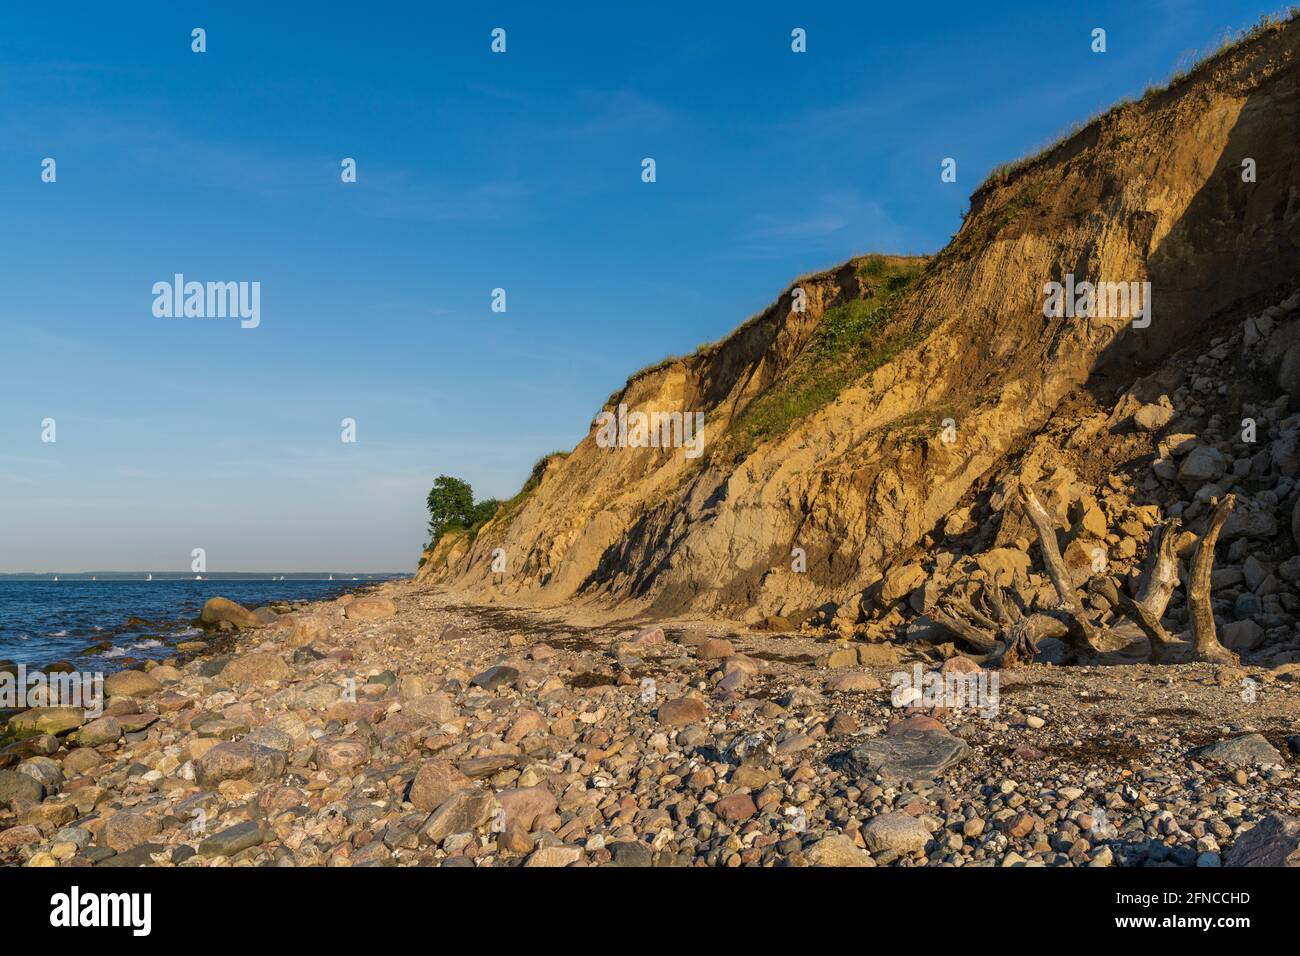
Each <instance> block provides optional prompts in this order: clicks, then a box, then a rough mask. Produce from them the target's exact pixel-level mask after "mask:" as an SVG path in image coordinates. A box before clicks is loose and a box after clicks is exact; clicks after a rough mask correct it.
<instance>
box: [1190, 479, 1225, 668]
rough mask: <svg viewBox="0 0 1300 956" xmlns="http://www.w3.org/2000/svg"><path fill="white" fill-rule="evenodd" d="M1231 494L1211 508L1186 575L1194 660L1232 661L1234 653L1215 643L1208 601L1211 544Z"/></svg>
mask: <svg viewBox="0 0 1300 956" xmlns="http://www.w3.org/2000/svg"><path fill="white" fill-rule="evenodd" d="M1236 503H1237V502H1236V496H1235V495H1225V496H1224V497H1223V499H1222V500H1221V501H1220V502H1219V504H1218V506H1217V507H1216V508H1215V509H1214V514H1213V516H1212V517H1211V518H1210V524H1209V527H1207V528H1206V529H1205V534H1203V535H1201V540H1200V541H1198V542H1197V543H1196V552H1195V553H1194V554H1193V555H1192V567H1191V570H1190V572H1189V573H1188V575H1187V607H1188V609H1189V611H1190V616H1191V622H1192V654H1193V656H1194V657H1195V658H1196V660H1198V661H1214V662H1216V663H1220V664H1233V663H1236V661H1237V656H1236V655H1235V654H1233V653H1232V651H1230V650H1228V649H1227V648H1226V647H1224V646H1223V645H1222V644H1220V643H1219V637H1218V634H1217V632H1216V628H1215V624H1214V606H1213V605H1212V604H1211V602H1210V574H1211V572H1212V571H1213V570H1214V546H1215V544H1216V543H1217V542H1218V540H1219V532H1220V531H1222V530H1223V523H1224V522H1225V521H1227V520H1228V515H1229V514H1230V513H1231V511H1232V508H1233V505H1235V504H1236Z"/></svg>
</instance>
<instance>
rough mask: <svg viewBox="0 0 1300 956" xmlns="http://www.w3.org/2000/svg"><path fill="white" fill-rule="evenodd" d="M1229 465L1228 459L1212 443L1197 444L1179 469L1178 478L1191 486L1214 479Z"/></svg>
mask: <svg viewBox="0 0 1300 956" xmlns="http://www.w3.org/2000/svg"><path fill="white" fill-rule="evenodd" d="M1227 467H1228V462H1227V459H1225V458H1224V457H1223V455H1222V454H1221V453H1220V452H1219V450H1218V449H1217V448H1215V447H1214V446H1212V445H1197V446H1196V447H1195V448H1193V449H1192V451H1191V452H1190V453H1189V454H1188V456H1187V457H1186V458H1184V459H1183V464H1182V466H1181V467H1180V468H1179V469H1178V480H1179V481H1181V482H1182V483H1183V484H1184V485H1186V486H1187V487H1189V488H1195V487H1198V486H1200V485H1203V484H1205V483H1206V482H1207V481H1213V480H1214V479H1215V478H1218V477H1219V476H1220V475H1221V474H1223V472H1224V469H1226V468H1227Z"/></svg>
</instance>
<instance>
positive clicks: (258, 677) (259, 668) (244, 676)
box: [221, 651, 293, 684]
mask: <svg viewBox="0 0 1300 956" xmlns="http://www.w3.org/2000/svg"><path fill="white" fill-rule="evenodd" d="M292 674H293V671H291V670H290V669H289V665H288V664H286V663H285V662H284V660H283V659H282V658H281V657H280V655H279V654H276V653H274V652H273V651H259V652H257V653H253V654H241V655H239V656H238V657H236V658H233V659H232V660H231V661H230V663H228V664H227V665H226V666H225V667H223V668H222V669H221V676H222V677H224V678H225V679H226V680H228V681H231V682H233V683H236V684H264V683H266V682H267V681H283V680H288V679H289V677H290V676H291V675H292Z"/></svg>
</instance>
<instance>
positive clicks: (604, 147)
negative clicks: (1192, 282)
mask: <svg viewBox="0 0 1300 956" xmlns="http://www.w3.org/2000/svg"><path fill="white" fill-rule="evenodd" d="M446 6H447V5H442V4H439V5H434V4H428V3H411V4H384V5H376V6H365V5H354V4H347V5H342V4H331V3H327V2H322V3H319V4H314V5H311V12H307V7H305V6H304V7H301V8H300V7H298V6H297V5H294V9H293V10H292V11H281V10H277V9H274V8H273V7H274V5H271V4H266V3H258V4H254V3H230V2H227V3H220V4H186V3H135V4H131V5H130V7H129V9H130V10H131V14H130V16H129V18H123V16H122V11H123V10H124V9H127V8H122V7H118V6H114V5H103V4H90V3H85V4H76V3H73V4H65V5H60V6H59V8H58V10H57V12H51V11H50V10H49V9H48V8H45V7H41V6H39V5H32V4H24V5H21V6H19V5H15V4H7V5H5V7H4V9H3V11H2V12H0V216H2V217H3V228H0V263H2V264H3V265H0V277H2V278H3V281H2V282H0V290H2V292H3V294H2V295H0V357H2V358H0V571H15V570H65V571H72V570H78V569H92V568H93V569H110V568H111V569H123V570H135V569H153V570H160V569H166V570H173V569H174V570H184V569H185V568H187V567H188V565H189V562H190V553H191V550H192V549H193V548H196V547H203V548H205V550H206V551H207V555H208V567H209V570H212V571H217V570H268V571H269V570H286V571H288V570H308V569H311V570H316V569H337V570H342V569H348V570H362V571H381V570H401V569H407V568H411V567H413V565H414V563H415V560H416V558H417V557H418V553H419V548H420V545H421V544H422V543H423V541H424V539H425V527H424V524H425V515H424V504H423V499H424V496H425V494H426V493H427V491H428V488H429V486H430V484H431V483H432V480H433V478H434V477H436V476H437V475H438V474H440V473H448V474H454V475H459V476H461V477H464V478H465V479H467V480H469V481H470V482H471V483H472V484H473V486H474V489H475V491H476V492H477V493H478V494H479V496H480V497H486V496H489V495H490V496H497V497H508V496H509V495H511V494H513V493H514V492H515V491H516V490H517V489H518V487H519V485H520V484H521V482H522V481H523V479H524V478H525V476H526V475H527V473H528V470H529V468H530V466H531V465H532V463H533V462H534V461H535V460H536V459H537V458H538V457H539V456H540V455H542V454H544V453H546V452H548V451H551V450H554V449H557V448H569V447H571V446H572V445H573V444H575V443H576V442H577V441H578V440H579V439H580V438H581V437H582V436H583V435H584V434H585V433H586V431H587V428H588V424H589V422H590V421H591V419H592V417H593V416H594V415H595V413H596V412H597V411H598V410H599V407H600V404H601V402H602V401H603V400H604V399H605V398H606V397H607V396H608V395H609V394H610V393H611V392H612V391H614V390H615V389H616V388H618V387H619V386H620V385H621V384H622V382H624V381H625V380H626V378H627V376H628V375H629V374H630V373H631V372H633V371H635V370H636V369H638V368H640V367H642V366H644V365H646V364H648V363H650V362H653V361H656V360H658V359H659V358H661V357H663V356H664V355H666V354H677V353H683V352H688V351H690V350H691V349H693V348H694V347H695V346H696V345H698V344H700V343H701V342H706V341H711V340H714V339H717V338H719V337H721V336H723V335H725V334H726V333H727V332H728V331H729V330H731V329H732V328H734V327H735V326H736V325H737V324H738V323H740V322H741V321H743V320H744V319H745V318H746V317H747V316H749V315H751V314H752V313H754V312H756V311H758V310H759V309H761V308H762V307H763V306H764V305H766V304H767V303H768V302H769V301H771V299H772V298H773V297H774V296H775V295H776V294H777V293H778V292H779V291H780V290H781V289H782V288H783V287H784V286H785V285H786V284H787V283H788V282H789V281H790V280H791V279H792V278H794V277H795V276H796V275H798V274H800V273H802V272H806V271H809V270H812V269H819V268H824V267H827V266H830V265H833V264H835V263H837V262H839V261H842V260H843V259H845V258H847V257H848V256H850V255H852V254H855V253H862V252H868V251H886V252H931V251H935V250H937V249H939V248H941V247H942V246H943V245H944V244H945V243H946V242H947V240H948V238H949V237H950V236H951V234H952V233H953V232H954V231H955V230H956V228H957V226H958V225H959V223H960V214H961V210H962V209H963V208H965V206H966V202H967V198H968V196H969V194H970V192H971V191H972V190H973V189H974V188H975V186H976V185H978V183H979V182H980V181H981V180H982V179H983V178H984V176H985V175H986V174H987V172H988V171H989V170H990V169H991V168H992V167H993V166H994V165H996V164H997V163H998V162H1001V161H1003V160H1007V159H1012V158H1015V157H1017V156H1020V155H1022V154H1024V153H1026V152H1028V151H1031V150H1033V149H1035V148H1036V147H1038V146H1040V145H1042V144H1044V143H1046V142H1048V141H1049V140H1051V139H1053V138H1054V137H1055V136H1056V135H1057V134H1058V133H1060V132H1061V131H1062V130H1064V129H1066V128H1068V127H1069V126H1070V125H1071V124H1072V123H1073V122H1075V121H1077V120H1080V119H1083V118H1086V117H1088V116H1089V115H1091V114H1093V113H1094V112H1096V111H1098V110H1100V109H1102V108H1105V107H1106V106H1108V105H1110V104H1111V103H1112V102H1114V101H1115V100H1117V99H1118V98H1120V97H1122V96H1126V95H1134V96H1135V95H1140V94H1141V92H1142V90H1143V89H1144V88H1145V87H1146V86H1147V85H1148V84H1149V83H1152V82H1162V81H1163V80H1164V79H1166V78H1167V77H1168V75H1169V74H1170V73H1171V72H1172V70H1173V68H1174V67H1175V66H1176V65H1178V64H1179V63H1180V62H1184V61H1186V59H1187V58H1189V57H1190V56H1192V55H1193V54H1194V52H1195V51H1197V50H1204V49H1207V48H1211V47H1212V46H1213V45H1214V43H1215V41H1216V40H1217V39H1218V38H1219V37H1221V36H1222V35H1223V34H1224V32H1225V30H1227V29H1228V28H1234V29H1236V28H1240V27H1243V26H1247V25H1249V24H1250V23H1252V22H1254V21H1255V20H1256V19H1257V18H1258V16H1259V14H1260V13H1261V12H1264V10H1265V9H1271V8H1261V7H1258V6H1255V5H1253V4H1251V3H1238V2H1233V0H1212V2H1211V0H1205V2H1198V0H1189V2H1157V3H1151V4H1135V3H1132V2H1125V3H1089V4H1059V3H1036V4H1030V3H1023V4H1012V3H980V4H970V3H952V4H945V3H930V4H924V5H920V4H885V5H875V4H870V3H856V4H818V3H807V2H801V3H747V4H743V5H741V4H736V5H734V9H735V10H736V12H735V13H734V14H728V13H726V12H723V11H716V12H715V11H714V10H712V9H711V8H712V7H713V6H714V5H712V4H702V3H691V4H685V3H656V4H644V5H635V6H633V5H631V4H608V3H602V4H578V3H566V4H563V5H558V4H557V5H555V6H557V7H562V9H560V10H559V12H545V11H544V10H543V9H542V5H541V4H537V3H528V4H481V5H480V4H472V5H470V4H466V5H462V6H466V7H472V8H474V9H471V10H469V11H463V12H457V11H455V10H449V9H444V8H445V7H446ZM1098 26H1100V27H1103V28H1105V29H1106V30H1107V45H1108V51H1107V52H1106V53H1105V54H1094V53H1092V52H1091V51H1090V49H1089V44H1090V32H1091V30H1092V28H1093V27H1098ZM194 27H203V28H204V29H205V30H206V31H207V52H206V53H202V54H197V53H193V52H191V49H190V45H191V39H190V32H191V30H192V29H193V28H194ZM495 27H502V28H504V29H505V30H506V38H507V40H506V42H507V52H506V53H505V54H493V53H491V52H490V49H489V44H490V32H491V30H492V29H493V28H495ZM795 27H802V28H804V29H805V30H806V31H807V37H808V41H807V42H808V52H807V53H805V54H794V53H792V52H791V51H790V31H791V30H792V29H793V28H795ZM647 156H650V157H653V158H654V159H655V161H656V164H657V182H655V183H653V184H647V183H643V182H642V181H641V176H640V173H641V160H642V158H643V157H647ZM947 156H951V157H954V158H955V159H956V160H957V163H958V167H957V176H958V179H957V183H956V184H944V183H941V182H940V178H939V164H940V162H941V160H942V159H943V158H944V157H947ZM45 157H52V158H54V159H55V160H56V162H57V182H55V183H43V182H41V176H40V174H41V161H42V159H44V158H45ZM344 157H353V158H355V159H356V161H357V169H358V177H357V179H358V181H357V182H356V183H353V184H344V183H342V182H341V180H340V175H339V174H340V162H341V160H342V159H343V158H344ZM177 272H181V273H184V274H185V276H186V277H187V278H188V279H196V280H199V281H208V280H213V281H238V280H244V281H254V280H255V281H258V282H260V283H261V325H260V326H259V327H258V328H256V329H241V328H240V327H239V324H238V322H237V321H233V320H221V319H211V320H209V319H196V318H188V319H186V318H176V319H167V318H155V317H154V315H153V312H152V303H153V295H152V292H151V289H152V286H153V284H154V283H155V282H158V281H170V280H171V277H172V275H173V274H174V273H177ZM497 287H501V288H504V289H505V290H506V294H507V305H508V311H507V312H506V313H504V314H499V313H493V312H492V311H491V310H490V308H489V306H490V295H491V290H492V289H493V288H497ZM345 417H348V418H353V419H355V420H356V422H357V439H358V440H357V441H356V442H355V443H352V444H345V443H343V442H342V441H340V421H341V420H342V419H343V418H345ZM46 418H53V419H54V420H55V422H56V427H57V441H56V442H54V443H48V442H42V441H41V422H42V420H43V419H46Z"/></svg>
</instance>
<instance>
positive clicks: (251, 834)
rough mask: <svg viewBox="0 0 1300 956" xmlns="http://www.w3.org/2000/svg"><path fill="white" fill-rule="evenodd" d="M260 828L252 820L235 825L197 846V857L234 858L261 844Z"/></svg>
mask: <svg viewBox="0 0 1300 956" xmlns="http://www.w3.org/2000/svg"><path fill="white" fill-rule="evenodd" d="M262 839H263V834H262V828H261V827H259V826H258V825H257V824H256V823H254V822H253V821H252V820H246V821H244V822H243V823H236V824H235V825H234V826H233V827H227V828H226V829H224V830H222V831H221V832H220V833H214V834H213V835H212V836H210V837H208V838H207V839H206V840H204V841H203V842H202V843H200V844H199V856H234V855H235V854H236V853H238V852H240V851H241V850H247V849H248V848H249V847H251V846H257V845H258V844H259V843H261V842H262Z"/></svg>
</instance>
